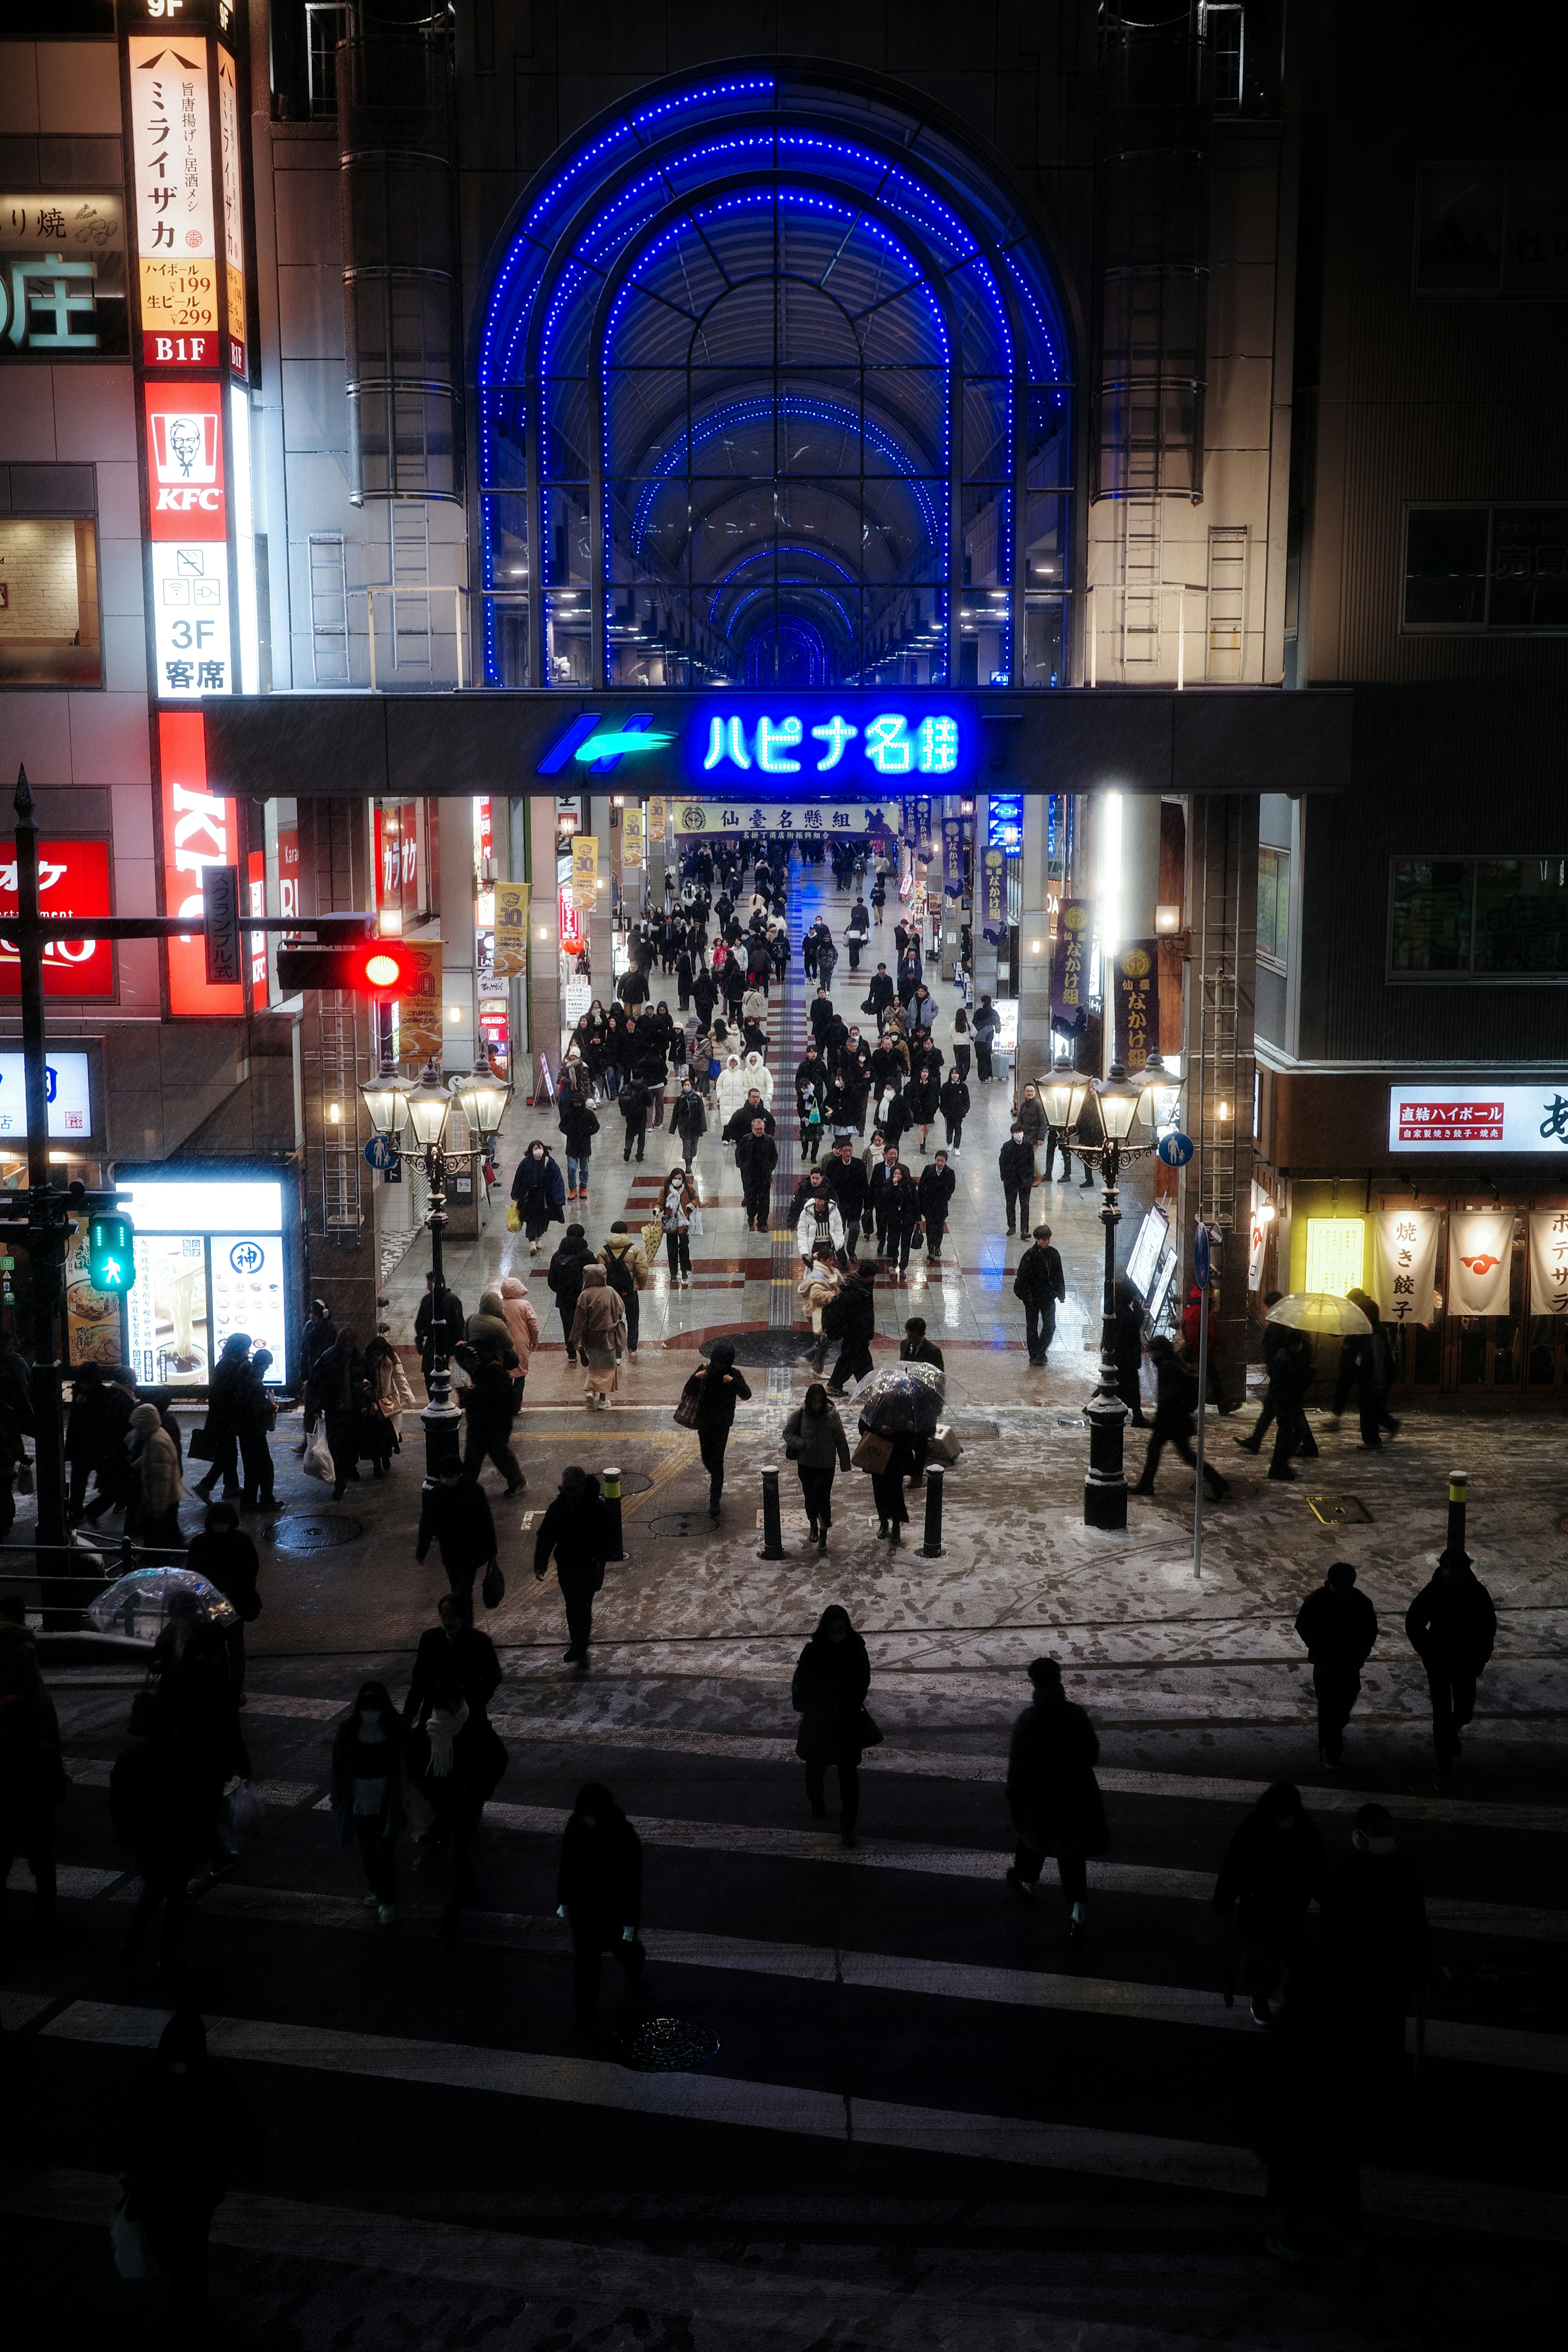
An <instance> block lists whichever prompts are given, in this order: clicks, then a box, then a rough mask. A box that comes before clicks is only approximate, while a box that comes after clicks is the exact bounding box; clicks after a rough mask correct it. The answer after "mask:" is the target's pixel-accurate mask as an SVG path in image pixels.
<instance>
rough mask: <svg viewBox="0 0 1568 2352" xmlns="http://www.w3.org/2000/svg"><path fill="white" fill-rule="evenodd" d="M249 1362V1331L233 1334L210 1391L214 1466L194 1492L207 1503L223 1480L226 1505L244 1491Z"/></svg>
mask: <svg viewBox="0 0 1568 2352" xmlns="http://www.w3.org/2000/svg"><path fill="white" fill-rule="evenodd" d="M249 1363H250V1334H249V1332H248V1331H231V1332H230V1333H229V1335H228V1338H227V1339H226V1340H225V1341H224V1343H223V1352H222V1354H221V1355H220V1356H219V1357H218V1360H217V1362H216V1364H215V1365H214V1366H213V1376H212V1386H211V1388H210V1389H209V1390H208V1391H207V1410H206V1430H205V1435H206V1444H207V1462H208V1464H209V1465H210V1466H209V1468H208V1470H207V1475H206V1476H205V1478H200V1479H198V1480H197V1481H196V1485H195V1490H194V1491H195V1493H196V1494H198V1495H199V1496H201V1498H202V1500H203V1502H204V1503H207V1502H210V1501H211V1500H212V1491H213V1488H214V1487H215V1486H216V1484H217V1482H218V1480H219V1478H221V1479H222V1480H223V1492H224V1500H225V1501H226V1502H232V1501H233V1500H234V1499H235V1498H236V1497H237V1495H238V1494H239V1492H240V1478H239V1460H238V1455H239V1433H240V1427H241V1424H242V1423H243V1422H244V1421H245V1419H246V1417H247V1411H248V1405H249V1387H250V1383H249V1381H247V1379H246V1371H247V1367H248V1365H249Z"/></svg>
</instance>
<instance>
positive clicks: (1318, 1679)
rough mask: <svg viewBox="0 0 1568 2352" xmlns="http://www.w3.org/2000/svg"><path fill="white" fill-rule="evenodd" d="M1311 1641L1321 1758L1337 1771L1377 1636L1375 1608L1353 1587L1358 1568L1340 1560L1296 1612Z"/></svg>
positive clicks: (1300, 1631) (1299, 1629) (1299, 1628)
mask: <svg viewBox="0 0 1568 2352" xmlns="http://www.w3.org/2000/svg"><path fill="white" fill-rule="evenodd" d="M1296 1633H1297V1637H1298V1639H1299V1640H1300V1641H1302V1642H1304V1643H1306V1645H1307V1656H1308V1659H1309V1660H1310V1664H1311V1668H1312V1688H1313V1690H1314V1691H1315V1692H1316V1694H1317V1699H1318V1760H1319V1762H1320V1763H1321V1764H1326V1765H1327V1766H1328V1768H1329V1769H1330V1771H1331V1772H1337V1771H1338V1770H1339V1769H1340V1766H1341V1764H1342V1761H1343V1759H1344V1752H1345V1726H1346V1724H1347V1723H1348V1722H1349V1721H1350V1719H1351V1710H1352V1707H1353V1706H1354V1705H1355V1703H1356V1700H1357V1699H1358V1698H1359V1697H1360V1696H1361V1670H1362V1668H1363V1666H1364V1665H1365V1664H1366V1662H1367V1660H1368V1658H1369V1657H1370V1656H1371V1655H1372V1645H1373V1643H1374V1642H1375V1641H1376V1639H1377V1612H1376V1610H1375V1609H1374V1608H1373V1605H1372V1603H1371V1601H1369V1600H1368V1599H1367V1597H1366V1595H1365V1593H1364V1592H1358V1591H1356V1589H1355V1570H1354V1569H1353V1568H1352V1565H1351V1563H1350V1561H1349V1560H1348V1559H1336V1560H1335V1562H1334V1564H1333V1566H1332V1567H1331V1569H1330V1570H1329V1572H1328V1574H1327V1576H1326V1577H1325V1578H1324V1579H1323V1581H1322V1582H1321V1584H1320V1585H1319V1586H1318V1588H1317V1590H1316V1591H1313V1592H1309V1593H1308V1595H1307V1598H1306V1599H1305V1601H1302V1603H1301V1606H1300V1609H1299V1610H1298V1612H1297V1614H1296Z"/></svg>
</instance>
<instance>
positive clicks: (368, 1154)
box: [364, 1135, 397, 1173]
mask: <svg viewBox="0 0 1568 2352" xmlns="http://www.w3.org/2000/svg"><path fill="white" fill-rule="evenodd" d="M364 1156H365V1158H366V1160H369V1162H370V1164H371V1166H372V1167H373V1168H375V1169H379V1170H380V1171H382V1172H383V1173H384V1172H385V1171H386V1170H387V1169H388V1168H395V1167H396V1165H397V1154H396V1152H395V1150H393V1148H392V1146H391V1144H390V1143H389V1142H388V1141H387V1139H386V1138H385V1136H384V1135H373V1136H372V1137H371V1139H370V1141H369V1142H368V1143H367V1144H366V1145H365V1148H364Z"/></svg>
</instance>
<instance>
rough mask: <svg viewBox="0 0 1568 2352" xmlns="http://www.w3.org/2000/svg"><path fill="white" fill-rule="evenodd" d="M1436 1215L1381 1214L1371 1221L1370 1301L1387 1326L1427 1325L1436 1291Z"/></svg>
mask: <svg viewBox="0 0 1568 2352" xmlns="http://www.w3.org/2000/svg"><path fill="white" fill-rule="evenodd" d="M1442 1231H1443V1218H1442V1213H1441V1211H1439V1210H1437V1209H1380V1210H1379V1211H1378V1213H1377V1214H1376V1215H1375V1216H1374V1217H1373V1297H1374V1298H1375V1299H1376V1300H1377V1305H1378V1312H1379V1313H1380V1314H1381V1315H1382V1316H1383V1318H1384V1321H1385V1322H1389V1323H1430V1322H1431V1320H1432V1296H1433V1293H1434V1291H1435V1290H1436V1286H1437V1244H1438V1241H1439V1240H1440V1238H1441V1236H1442Z"/></svg>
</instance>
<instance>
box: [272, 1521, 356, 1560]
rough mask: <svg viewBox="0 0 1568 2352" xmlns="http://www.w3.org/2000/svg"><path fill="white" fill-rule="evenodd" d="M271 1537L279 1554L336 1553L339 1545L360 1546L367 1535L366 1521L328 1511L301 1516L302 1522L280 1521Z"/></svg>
mask: <svg viewBox="0 0 1568 2352" xmlns="http://www.w3.org/2000/svg"><path fill="white" fill-rule="evenodd" d="M271 1533H272V1541H273V1543H274V1544H275V1545H276V1546H277V1548H278V1549H279V1551H333V1550H335V1549H337V1547H338V1545H339V1544H351V1543H357V1542H358V1541H359V1539H360V1538H361V1536H363V1533H364V1521H363V1519H350V1518H344V1517H339V1516H329V1514H327V1513H326V1512H324V1511H316V1512H312V1513H310V1514H306V1513H303V1512H301V1514H300V1517H298V1518H287V1519H279V1522H278V1524H277V1526H276V1527H275V1528H273V1529H272V1531H271Z"/></svg>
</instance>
